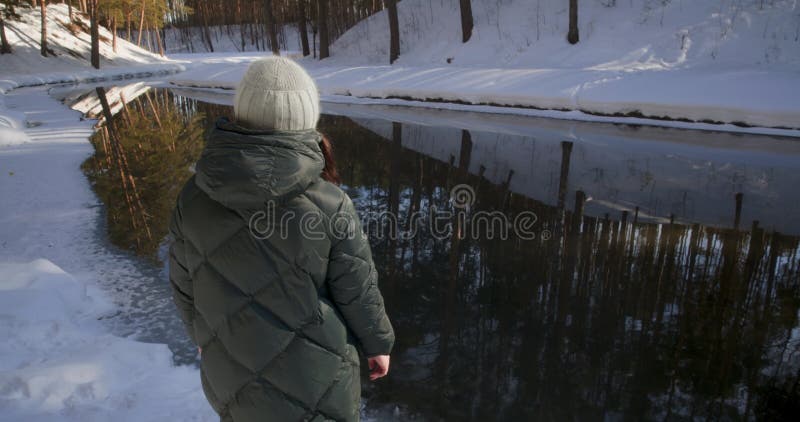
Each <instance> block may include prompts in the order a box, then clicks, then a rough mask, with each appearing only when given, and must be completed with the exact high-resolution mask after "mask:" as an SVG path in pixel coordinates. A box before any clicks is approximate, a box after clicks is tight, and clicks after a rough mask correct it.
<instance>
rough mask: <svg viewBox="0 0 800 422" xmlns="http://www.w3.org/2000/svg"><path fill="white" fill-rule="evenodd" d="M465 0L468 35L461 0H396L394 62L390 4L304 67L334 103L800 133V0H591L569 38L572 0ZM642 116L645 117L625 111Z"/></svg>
mask: <svg viewBox="0 0 800 422" xmlns="http://www.w3.org/2000/svg"><path fill="white" fill-rule="evenodd" d="M471 3H472V8H473V13H474V18H475V28H474V31H473V34H472V37H471V38H470V40H469V41H468V42H466V43H463V42H462V38H461V27H460V20H459V19H458V16H459V13H460V12H459V2H458V1H456V0H441V1H435V2H431V1H427V0H404V1H402V2H399V3H398V6H397V7H398V14H399V17H398V20H399V27H400V29H399V33H400V56H399V58H398V59H397V61H396V62H395V63H394V64H393V65H391V66H389V52H388V49H389V44H390V43H389V30H388V28H387V22H388V20H387V13H386V11H382V12H380V13H376V14H375V15H373V16H371V17H369V18H368V19H365V20H364V21H361V22H359V23H358V24H357V25H355V26H354V27H353V28H351V29H350V30H349V31H347V32H346V33H345V34H343V35H342V36H341V37H340V38H338V39H337V40H336V41H335V42H334V43H333V45H332V46H331V57H329V58H327V59H325V60H322V61H319V60H316V59H313V58H311V57H307V58H305V59H303V60H302V64H303V65H304V66H305V67H306V68H307V69H308V70H309V71H310V72H311V73H312V75H313V76H314V77H315V78H316V80H317V83H318V85H319V88H320V90H321V91H322V93H323V94H324V95H327V96H328V98H327V99H328V100H334V101H337V102H343V101H348V102H360V103H364V102H371V103H382V104H387V103H393V104H404V105H413V106H423V107H434V108H459V109H464V108H463V106H464V105H468V106H469V107H471V108H469V110H471V111H487V112H501V113H513V114H523V115H537V116H545V117H555V118H562V119H572V120H585V121H598V117H599V118H601V119H600V121H614V122H623V123H637V124H640V123H646V124H651V125H659V126H662V125H663V126H675V125H676V123H678V125H679V126H680V127H692V128H700V129H702V128H706V126H704V125H708V124H712V125H713V127H714V129H716V130H729V131H740V128H741V127H742V126H756V127H759V128H784V129H786V128H789V129H793V132H795V135H794V136H797V132H798V130H800V96H798V95H797V94H796V92H797V91H798V89H800V24H798V23H799V22H800V6H798V3H797V1H794V0H775V1H772V2H769V3H764V2H758V1H745V2H738V1H734V2H731V1H718V0H697V1H692V2H685V1H683V2H678V1H663V2H662V1H658V2H656V1H649V0H636V1H630V2H627V1H625V2H609V1H585V2H580V5H579V14H580V17H579V20H578V23H579V28H580V34H581V36H580V42H579V43H578V44H575V45H570V44H568V43H567V41H566V39H565V36H566V32H567V28H566V26H567V13H566V7H567V2H564V1H562V0H537V1H536V2H531V1H530V0H507V1H503V2H501V3H498V2H496V1H492V0H473V1H472V2H471ZM188 57H190V56H184V57H183V58H188ZM196 57H203V58H204V60H208V59H207V58H208V57H209V56H208V55H201V56H196ZM246 64H247V63H246V62H242V63H239V64H237V63H226V64H225V65H224V66H222V65H210V66H202V67H197V68H194V69H191V70H190V71H189V72H186V73H182V74H180V75H176V76H175V77H174V78H173V80H172V82H173V83H174V84H175V85H178V86H184V87H202V88H221V89H227V90H231V89H234V88H235V87H236V84H237V83H238V81H239V80H240V79H241V76H242V74H243V72H244V69H245V67H246ZM331 97H335V98H331ZM365 100H366V101H365ZM403 101H405V102H403ZM491 106H494V107H491ZM497 106H502V107H497ZM641 118H646V119H648V120H647V121H644V122H642V121H641V120H631V119H641ZM665 119H666V120H665ZM698 122H699V123H698ZM716 123H724V124H725V125H716ZM746 132H758V133H773V134H774V133H775V131H774V130H772V129H769V130H764V129H751V130H747V131H746ZM790 132H791V131H784V132H782V134H784V135H789V134H791V133H790Z"/></svg>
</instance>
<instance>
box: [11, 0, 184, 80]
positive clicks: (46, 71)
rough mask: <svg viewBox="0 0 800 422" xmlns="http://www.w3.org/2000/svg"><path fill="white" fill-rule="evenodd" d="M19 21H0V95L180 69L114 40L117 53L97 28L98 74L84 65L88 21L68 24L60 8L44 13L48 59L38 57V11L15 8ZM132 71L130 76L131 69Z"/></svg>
mask: <svg viewBox="0 0 800 422" xmlns="http://www.w3.org/2000/svg"><path fill="white" fill-rule="evenodd" d="M16 11H17V13H18V14H19V15H20V16H21V17H20V19H19V20H14V19H7V20H6V21H5V26H6V35H7V37H8V41H9V43H10V44H11V47H12V48H13V51H14V52H13V54H4V55H2V56H0V92H6V91H8V90H10V89H13V88H16V87H19V86H29V85H38V84H44V83H58V82H82V81H97V80H103V79H113V78H114V77H121V75H122V74H127V75H130V74H134V75H138V76H140V77H147V76H153V75H156V74H167V73H175V72H178V71H181V70H183V69H184V67H183V66H182V65H180V64H177V63H175V62H173V61H171V60H169V59H167V58H163V57H160V56H158V55H155V54H152V53H150V52H148V51H146V50H144V49H141V48H139V47H137V46H136V45H134V44H131V43H129V42H127V41H125V40H124V39H122V38H117V51H116V52H115V51H114V50H113V47H112V34H111V32H109V31H108V30H107V29H106V28H104V27H102V26H101V27H100V70H95V69H93V68H92V67H91V65H90V52H91V37H90V36H89V19H88V18H87V17H86V16H85V15H82V14H80V13H78V12H77V10H75V11H73V21H70V19H69V12H68V8H67V5H66V4H53V5H50V6H48V8H47V33H48V36H47V41H48V48H49V50H50V51H51V52H52V55H49V56H48V57H44V56H42V55H41V53H40V34H41V14H40V12H39V9H38V8H33V9H31V8H21V7H18V8H17V9H16ZM133 66H136V69H137V70H136V71H132V70H131V68H132V67H133Z"/></svg>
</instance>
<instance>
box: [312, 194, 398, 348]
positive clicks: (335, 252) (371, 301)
mask: <svg viewBox="0 0 800 422" xmlns="http://www.w3.org/2000/svg"><path fill="white" fill-rule="evenodd" d="M331 226H332V230H331V231H332V246H331V253H330V261H329V263H328V274H327V280H326V281H327V284H328V289H329V291H330V293H331V297H332V299H333V301H334V303H335V304H336V306H337V308H338V309H339V311H340V312H341V313H342V315H343V316H344V319H345V322H346V323H347V326H348V328H350V330H351V331H352V332H353V333H354V334H355V336H356V338H357V339H358V341H359V342H360V343H361V347H362V351H363V352H364V354H365V355H366V356H367V357H372V356H377V355H388V354H389V353H390V352H391V351H392V347H393V346H394V329H393V328H392V324H391V323H390V322H389V317H388V316H387V315H386V309H385V308H384V305H383V296H381V292H380V290H378V273H377V271H376V270H375V264H374V263H373V262H372V252H371V251H370V248H369V243H368V242H367V238H366V235H365V234H364V232H363V231H362V229H361V223H360V222H359V220H358V215H357V214H356V211H355V208H354V207H353V202H352V201H351V200H350V198H349V197H347V195H344V201H343V202H342V205H341V206H340V208H339V211H338V212H337V213H336V214H335V215H334V216H333V217H332V218H331Z"/></svg>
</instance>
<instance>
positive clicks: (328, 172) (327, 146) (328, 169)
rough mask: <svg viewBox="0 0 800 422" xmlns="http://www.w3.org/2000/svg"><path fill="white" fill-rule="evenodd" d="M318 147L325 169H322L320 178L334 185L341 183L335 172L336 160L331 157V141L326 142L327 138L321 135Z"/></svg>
mask: <svg viewBox="0 0 800 422" xmlns="http://www.w3.org/2000/svg"><path fill="white" fill-rule="evenodd" d="M319 147H320V149H322V156H323V157H324V158H325V168H323V169H322V174H321V175H320V176H321V177H322V178H323V179H324V180H327V181H328V182H331V183H333V184H335V185H338V184H340V183H342V179H340V178H339V172H338V171H337V170H336V159H334V157H333V145H331V141H330V140H328V137H327V136H325V135H322V141H321V142H320V143H319Z"/></svg>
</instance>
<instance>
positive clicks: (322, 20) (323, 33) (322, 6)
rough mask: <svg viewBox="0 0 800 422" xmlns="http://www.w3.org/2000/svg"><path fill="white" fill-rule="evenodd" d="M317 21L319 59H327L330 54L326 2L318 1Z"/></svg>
mask: <svg viewBox="0 0 800 422" xmlns="http://www.w3.org/2000/svg"><path fill="white" fill-rule="evenodd" d="M318 2H319V10H317V20H318V21H319V23H318V26H319V59H320V60H322V59H326V58H328V57H329V56H330V55H331V53H330V49H329V46H328V43H329V41H330V39H329V38H328V0H318Z"/></svg>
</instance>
